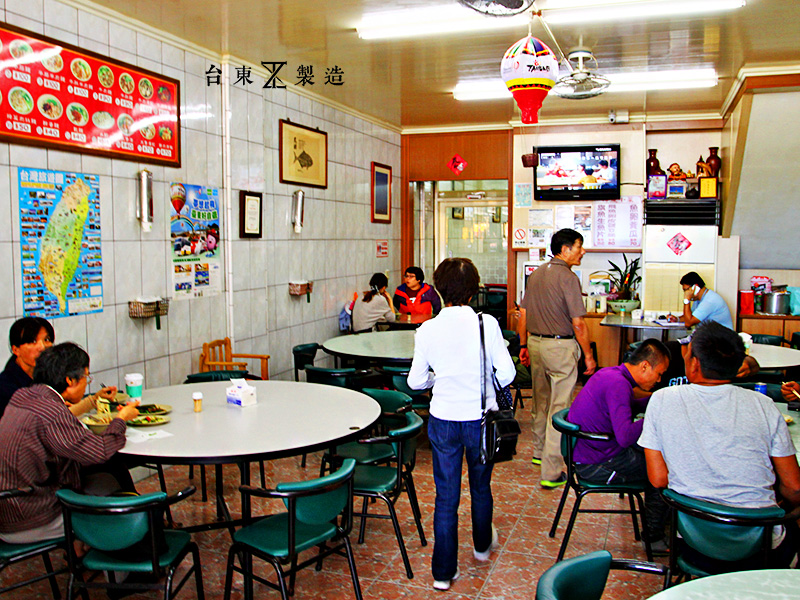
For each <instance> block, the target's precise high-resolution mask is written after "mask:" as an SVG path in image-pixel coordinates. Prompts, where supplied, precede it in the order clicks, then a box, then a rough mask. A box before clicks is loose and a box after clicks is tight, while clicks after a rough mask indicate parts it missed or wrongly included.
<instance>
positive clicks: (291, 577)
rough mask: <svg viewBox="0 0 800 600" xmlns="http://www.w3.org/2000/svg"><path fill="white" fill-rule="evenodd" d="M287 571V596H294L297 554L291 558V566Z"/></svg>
mask: <svg viewBox="0 0 800 600" xmlns="http://www.w3.org/2000/svg"><path fill="white" fill-rule="evenodd" d="M290 569H291V570H290V571H289V595H290V596H294V584H295V582H296V581H297V554H295V555H293V556H292V564H291V565H290Z"/></svg>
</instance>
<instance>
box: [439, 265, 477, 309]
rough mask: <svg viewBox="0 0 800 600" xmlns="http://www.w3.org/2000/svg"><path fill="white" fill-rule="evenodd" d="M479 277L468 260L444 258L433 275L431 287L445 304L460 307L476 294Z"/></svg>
mask: <svg viewBox="0 0 800 600" xmlns="http://www.w3.org/2000/svg"><path fill="white" fill-rule="evenodd" d="M480 283H481V276H480V274H479V273H478V269H477V268H476V267H475V265H474V264H473V263H472V261H471V260H470V259H468V258H445V259H444V260H443V261H442V262H441V263H439V266H438V267H436V271H435V272H434V273H433V285H434V286H436V290H437V291H438V292H439V293H440V294H441V295H442V300H444V303H445V304H452V305H453V306H462V305H464V304H468V303H469V300H470V298H472V297H473V296H474V295H475V294H477V293H478V286H479V285H480Z"/></svg>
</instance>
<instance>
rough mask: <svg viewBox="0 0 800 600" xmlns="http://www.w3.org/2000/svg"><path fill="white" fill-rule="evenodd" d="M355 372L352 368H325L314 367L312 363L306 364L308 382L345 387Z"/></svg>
mask: <svg viewBox="0 0 800 600" xmlns="http://www.w3.org/2000/svg"><path fill="white" fill-rule="evenodd" d="M355 374H356V370H355V369H353V368H348V369H326V368H325V367H315V366H313V365H308V366H306V381H308V382H309V383H321V384H323V385H335V386H337V387H347V386H348V384H349V383H350V379H351V378H352V377H353V376H354V375H355Z"/></svg>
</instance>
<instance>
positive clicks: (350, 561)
mask: <svg viewBox="0 0 800 600" xmlns="http://www.w3.org/2000/svg"><path fill="white" fill-rule="evenodd" d="M344 549H345V552H346V553H347V564H348V565H349V566H350V578H351V579H352V580H353V591H354V592H355V593H356V600H362V599H361V584H360V583H359V581H358V572H357V571H356V561H355V558H354V557H353V548H352V546H351V545H350V538H348V537H347V536H344Z"/></svg>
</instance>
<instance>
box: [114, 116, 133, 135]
mask: <svg viewBox="0 0 800 600" xmlns="http://www.w3.org/2000/svg"><path fill="white" fill-rule="evenodd" d="M132 125H133V117H132V116H130V115H126V114H124V113H123V114H121V115H120V116H119V117H117V126H118V127H119V130H120V131H121V132H122V135H125V136H129V137H130V136H132V135H133V131H131V126H132Z"/></svg>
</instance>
